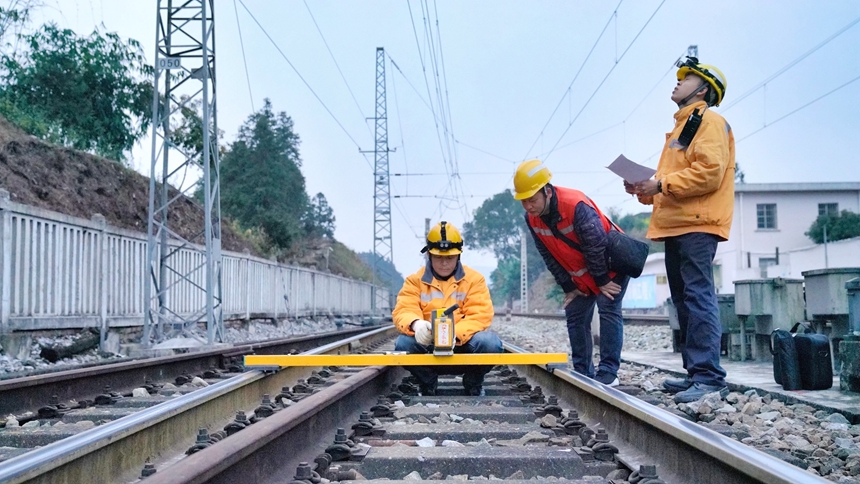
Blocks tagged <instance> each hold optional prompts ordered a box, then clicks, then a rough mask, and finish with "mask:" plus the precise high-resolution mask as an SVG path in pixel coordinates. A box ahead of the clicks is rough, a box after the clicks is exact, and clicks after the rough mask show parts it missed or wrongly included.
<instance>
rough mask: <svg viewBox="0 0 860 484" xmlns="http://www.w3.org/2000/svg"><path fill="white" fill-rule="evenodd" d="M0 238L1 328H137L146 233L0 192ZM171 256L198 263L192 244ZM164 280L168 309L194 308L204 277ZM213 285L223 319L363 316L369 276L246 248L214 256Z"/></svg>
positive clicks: (367, 310)
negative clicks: (218, 270)
mask: <svg viewBox="0 0 860 484" xmlns="http://www.w3.org/2000/svg"><path fill="white" fill-rule="evenodd" d="M0 244H2V251H0V333H8V332H11V331H15V330H37V329H62V328H83V327H101V328H106V327H119V326H139V325H142V324H143V313H144V311H143V310H144V306H143V305H144V284H148V283H149V279H148V278H146V277H145V270H146V265H147V258H146V234H145V233H142V232H134V231H131V230H126V229H121V228H116V227H111V226H109V225H107V223H106V222H105V219H104V217H102V216H101V215H98V214H97V215H95V216H94V217H93V219H92V220H86V219H81V218H77V217H71V216H68V215H63V214H60V213H57V212H52V211H49V210H44V209H41V208H36V207H31V206H28V205H23V204H19V203H15V202H12V201H10V199H9V193H8V192H6V191H5V190H0ZM179 258H180V260H182V263H183V264H185V265H187V266H188V267H194V266H196V265H199V264H200V263H201V261H200V260H198V259H199V258H200V255H199V252H197V251H193V250H187V249H181V248H180V249H179ZM198 272H202V271H198ZM201 277H202V274H201ZM172 282H173V283H174V284H173V285H172V287H171V290H170V292H169V294H168V297H170V298H172V300H173V302H174V303H175V304H174V307H175V308H178V309H179V310H180V311H182V310H183V308H187V309H188V311H191V308H195V307H198V306H199V303H200V301H199V300H198V299H201V298H202V297H203V294H202V291H200V290H199V289H198V288H195V287H194V286H195V285H196V284H201V283H202V281H194V280H176V281H172ZM221 284H222V297H223V300H222V304H223V310H224V317H225V319H248V318H283V317H306V316H310V317H314V316H318V315H334V316H341V315H346V316H353V315H365V314H371V304H372V289H373V286H372V285H371V284H370V283H368V282H363V281H357V280H353V279H348V278H345V277H340V276H336V275H333V274H327V273H323V272H318V271H315V270H312V269H305V268H300V267H293V266H286V265H282V264H278V263H277V262H274V261H269V260H265V259H261V258H258V257H254V256H251V255H249V254H240V253H234V252H226V251H225V252H223V253H222V282H221ZM377 290H378V291H382V292H383V294H384V295H385V296H386V297H385V298H384V300H386V301H388V300H389V298H388V297H387V295H388V290H387V289H386V288H382V287H380V288H377ZM389 309H390V308H379V310H380V311H387V310H389Z"/></svg>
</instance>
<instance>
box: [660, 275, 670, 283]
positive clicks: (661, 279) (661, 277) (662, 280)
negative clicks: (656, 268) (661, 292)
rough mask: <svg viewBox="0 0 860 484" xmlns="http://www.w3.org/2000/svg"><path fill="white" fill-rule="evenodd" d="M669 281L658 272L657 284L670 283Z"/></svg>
mask: <svg viewBox="0 0 860 484" xmlns="http://www.w3.org/2000/svg"><path fill="white" fill-rule="evenodd" d="M668 283H669V281H668V279H666V276H664V275H661V274H658V275H657V284H668Z"/></svg>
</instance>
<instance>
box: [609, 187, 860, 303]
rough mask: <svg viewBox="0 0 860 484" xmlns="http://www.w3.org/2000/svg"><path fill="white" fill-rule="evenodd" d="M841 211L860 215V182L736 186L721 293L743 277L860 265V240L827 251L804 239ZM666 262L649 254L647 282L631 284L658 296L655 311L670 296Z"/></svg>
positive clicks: (719, 269)
mask: <svg viewBox="0 0 860 484" xmlns="http://www.w3.org/2000/svg"><path fill="white" fill-rule="evenodd" d="M842 210H848V211H850V212H854V213H860V182H836V183H738V184H736V185H735V210H734V218H733V220H732V229H731V234H730V236H729V240H728V241H727V242H722V243H720V244H719V245H718V246H717V254H716V257H715V258H714V279H715V281H714V282H715V284H716V287H717V292H718V293H720V294H733V293H734V292H735V289H734V281H737V280H742V279H758V278H762V277H778V276H779V277H790V278H797V279H800V278H802V277H803V276H802V275H801V272H803V271H807V270H811V269H824V268H826V267H860V237H858V238H854V239H849V240H841V241H838V242H833V243H829V244H827V246H826V247H825V246H824V245H823V244H815V243H814V242H812V240H810V239H809V237H807V236H806V235H805V232H806V231H807V230H809V227H810V225H812V223H813V222H814V221H815V219H816V218H818V216H819V215H820V214H824V213H838V212H841V211H842ZM664 260H665V259H664V255H663V254H662V253H658V254H651V255H649V257H648V262H646V264H645V269H644V270H643V271H642V273H643V276H641V277H640V279H642V281H638V280H635V279H634V280H633V281H632V282H631V288H632V286H634V285H641V286H642V287H641V288H639V289H634V291H636V292H638V293H641V294H644V293H652V294H653V297H654V301H655V305H654V306H651V307H655V306H660V305H662V303H663V301H665V299H666V297H668V293H669V289H668V285H667V284H666V268H665V266H664ZM646 275H652V277H650V278H649V277H645V276H646ZM652 288H653V289H652ZM629 291H630V289H628V292H629ZM625 302H626V296H625ZM643 303H644V301H643ZM643 303H639V304H638V307H647V305H644V304H643ZM625 306H626V305H625Z"/></svg>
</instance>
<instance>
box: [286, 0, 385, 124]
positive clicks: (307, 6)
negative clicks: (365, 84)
mask: <svg viewBox="0 0 860 484" xmlns="http://www.w3.org/2000/svg"><path fill="white" fill-rule="evenodd" d="M302 1H303V2H304V4H305V8H306V9H307V11H308V15H310V16H311V20H312V21H313V23H314V27H316V29H317V32H318V33H319V34H320V38H321V39H322V41H323V44H325V48H326V50H327V51H328V55H329V56H330V57H331V60H332V61H333V62H334V66H335V67H337V72H338V73H339V74H340V78H341V79H343V83H344V85H345V86H346V90H347V91H349V95H350V96H352V101H353V102H354V103H355V107H356V108H358V112H359V113H360V114H361V118H362V119H368V118H367V116H365V115H364V111H363V110H362V109H361V105H360V104H359V103H358V99H356V97H355V93H353V92H352V87H350V85H349V82H347V80H346V76H344V75H343V71H342V70H341V69H340V64H338V62H337V59H336V58H335V56H334V52H332V51H331V47H329V45H328V41H326V39H325V35H323V32H322V29H321V28H320V26H319V24H318V23H317V19H316V17H314V13H313V12H311V7H310V6H309V5H308V2H307V0H302ZM365 127H367V130H368V131H371V130H370V126H368V125H367V123H365ZM371 133H372V132H371Z"/></svg>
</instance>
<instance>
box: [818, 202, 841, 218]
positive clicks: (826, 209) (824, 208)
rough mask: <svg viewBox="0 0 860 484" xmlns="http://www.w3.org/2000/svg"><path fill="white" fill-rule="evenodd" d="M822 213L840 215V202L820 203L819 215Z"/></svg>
mask: <svg viewBox="0 0 860 484" xmlns="http://www.w3.org/2000/svg"><path fill="white" fill-rule="evenodd" d="M822 215H833V216H836V215H839V204H838V203H819V204H818V216H819V217H820V216H822Z"/></svg>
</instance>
